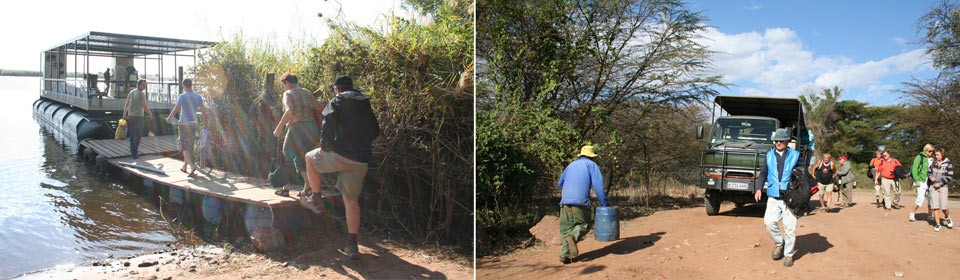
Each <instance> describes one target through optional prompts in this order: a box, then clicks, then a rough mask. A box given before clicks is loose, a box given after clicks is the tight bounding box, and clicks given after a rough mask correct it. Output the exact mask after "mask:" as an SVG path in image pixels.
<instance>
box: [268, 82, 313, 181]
mask: <svg viewBox="0 0 960 280" xmlns="http://www.w3.org/2000/svg"><path fill="white" fill-rule="evenodd" d="M280 82H282V83H283V88H284V89H286V90H287V91H285V92H283V116H282V117H280V122H279V123H277V127H276V128H275V129H273V135H274V136H276V137H278V138H279V137H280V136H284V137H283V156H284V158H286V159H287V160H290V161H292V162H293V166H294V168H296V170H297V174H300V176H303V181H304V182H307V165H306V164H307V163H306V160H304V156H305V155H306V153H307V152H309V151H310V150H313V148H314V147H316V143H317V139H318V138H320V128H319V127H317V122H316V119H315V117H314V116H315V114H316V112H319V111H321V110H323V107H322V105H320V102H317V99H316V98H314V97H313V93H311V92H310V91H308V90H306V89H304V88H302V87H299V86H297V83H298V82H299V80H298V78H297V75H295V74H293V73H290V72H287V73H284V74H283V76H281V77H280ZM284 127H286V135H284ZM303 189H304V191H301V195H303V194H305V193H306V192H305V190H307V188H306V187H305V188H303ZM276 194H277V195H282V196H288V195H289V194H290V184H287V185H286V186H283V187H282V188H281V189H280V190H277V192H276Z"/></svg>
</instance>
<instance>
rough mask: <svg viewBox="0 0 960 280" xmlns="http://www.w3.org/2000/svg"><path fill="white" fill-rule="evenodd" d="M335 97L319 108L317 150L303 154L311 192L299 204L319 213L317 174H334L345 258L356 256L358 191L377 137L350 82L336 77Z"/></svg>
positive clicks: (366, 106) (365, 101)
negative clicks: (344, 227) (339, 198)
mask: <svg viewBox="0 0 960 280" xmlns="http://www.w3.org/2000/svg"><path fill="white" fill-rule="evenodd" d="M333 92H334V93H335V94H336V96H334V97H333V99H330V102H329V103H327V106H326V107H324V108H323V124H322V125H321V128H320V148H317V149H314V150H313V151H310V152H308V153H307V154H306V162H307V183H308V184H310V189H312V191H313V193H312V194H311V195H310V196H302V197H301V198H300V203H302V204H303V205H304V206H305V207H307V208H308V209H310V210H312V211H314V212H319V209H320V206H321V203H322V202H321V199H322V198H323V195H321V194H320V180H321V177H320V174H322V173H337V184H336V185H335V186H336V188H337V190H338V191H340V193H341V194H343V205H344V208H345V210H346V216H347V234H348V235H347V236H348V242H347V245H346V246H345V247H344V248H343V250H341V251H340V252H341V253H343V254H344V255H346V256H347V258H349V259H351V260H352V259H356V258H357V256H358V255H359V254H360V251H359V247H358V246H357V234H358V233H359V232H360V203H359V201H358V199H359V198H360V190H361V189H362V188H363V179H364V177H365V176H366V174H367V163H369V162H370V160H371V159H372V158H373V141H374V140H376V139H377V136H379V135H380V125H379V124H378V123H377V115H376V114H374V113H373V107H372V106H370V99H369V98H367V96H366V95H363V94H362V93H360V92H359V91H357V90H355V89H354V88H353V79H351V78H350V77H347V76H340V77H338V78H337V79H336V80H335V81H334V83H333Z"/></svg>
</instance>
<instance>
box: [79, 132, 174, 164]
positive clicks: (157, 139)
mask: <svg viewBox="0 0 960 280" xmlns="http://www.w3.org/2000/svg"><path fill="white" fill-rule="evenodd" d="M80 145H83V146H85V147H87V148H90V149H93V151H94V152H96V153H97V154H99V155H103V156H105V157H107V158H108V159H112V158H120V157H129V156H130V140H129V139H124V140H114V139H98V140H91V139H87V140H83V142H80ZM176 151H177V136H176V135H161V136H147V137H143V139H140V150H139V151H138V152H139V153H140V154H141V155H155V154H163V153H173V152H176Z"/></svg>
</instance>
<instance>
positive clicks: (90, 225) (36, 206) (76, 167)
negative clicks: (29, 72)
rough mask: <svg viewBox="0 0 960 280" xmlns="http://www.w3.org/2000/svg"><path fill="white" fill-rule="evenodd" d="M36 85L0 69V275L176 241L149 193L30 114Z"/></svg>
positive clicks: (142, 249)
mask: <svg viewBox="0 0 960 280" xmlns="http://www.w3.org/2000/svg"><path fill="white" fill-rule="evenodd" d="M37 85H38V83H37V78H16V77H0V92H2V93H3V95H4V97H6V98H9V100H8V101H9V102H2V103H0V127H2V128H3V129H4V130H5V131H4V133H2V135H0V186H2V188H0V240H2V242H0V278H2V277H9V276H13V275H17V274H20V273H24V272H29V271H34V270H39V269H45V268H51V267H53V266H56V265H60V264H70V263H79V262H84V261H89V260H92V259H98V258H103V257H106V256H108V255H113V256H116V257H119V256H125V255H131V254H134V253H137V252H141V251H146V250H151V249H158V248H161V247H163V246H164V245H165V244H166V243H171V242H177V240H176V238H175V237H174V235H173V234H172V232H171V230H170V227H169V224H168V223H167V222H165V221H164V220H163V219H162V217H161V216H160V214H159V213H158V211H157V208H156V207H155V206H154V204H153V203H151V201H150V200H148V199H147V198H146V197H144V196H142V195H139V194H137V193H135V192H134V191H133V190H131V188H128V187H125V186H124V185H123V183H122V182H121V181H120V180H118V179H116V178H110V177H104V176H98V175H97V173H96V172H95V171H96V170H95V167H94V166H90V165H86V164H85V163H84V162H82V161H81V160H80V159H79V158H78V157H77V156H76V148H77V144H76V143H75V142H73V143H71V142H69V141H64V138H63V137H59V136H58V135H59V132H56V130H53V129H45V128H43V127H42V126H41V125H40V123H39V122H40V121H38V120H34V119H33V117H32V110H31V104H32V103H33V101H35V100H36V98H37V95H38V94H37V91H36V87H37Z"/></svg>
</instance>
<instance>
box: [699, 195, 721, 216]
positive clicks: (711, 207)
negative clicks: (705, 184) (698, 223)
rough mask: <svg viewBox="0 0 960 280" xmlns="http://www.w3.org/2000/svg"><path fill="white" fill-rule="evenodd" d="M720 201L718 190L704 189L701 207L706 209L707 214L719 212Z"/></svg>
mask: <svg viewBox="0 0 960 280" xmlns="http://www.w3.org/2000/svg"><path fill="white" fill-rule="evenodd" d="M720 202H721V198H720V190H706V191H705V192H704V193H703V207H704V208H705V209H706V210H707V216H713V215H716V214H718V213H720Z"/></svg>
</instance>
